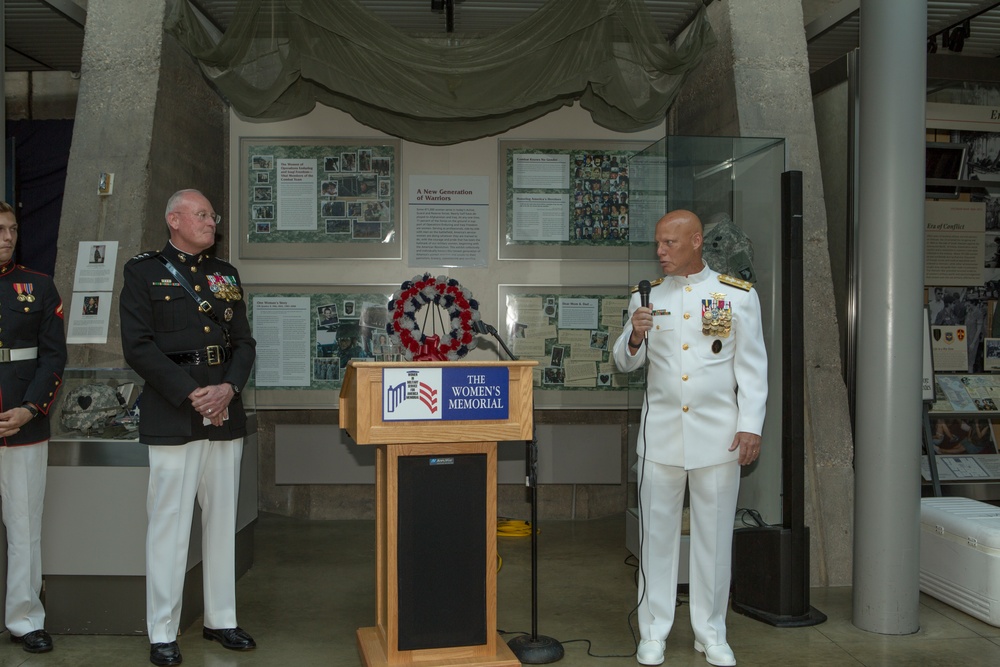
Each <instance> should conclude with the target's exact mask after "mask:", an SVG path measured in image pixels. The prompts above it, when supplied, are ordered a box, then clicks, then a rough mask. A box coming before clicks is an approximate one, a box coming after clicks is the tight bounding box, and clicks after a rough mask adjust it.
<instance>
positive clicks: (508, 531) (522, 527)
mask: <svg viewBox="0 0 1000 667" xmlns="http://www.w3.org/2000/svg"><path fill="white" fill-rule="evenodd" d="M538 532H539V534H541V531H538ZM497 536H498V537H531V523H530V522H528V521H522V520H520V519H504V518H500V519H497Z"/></svg>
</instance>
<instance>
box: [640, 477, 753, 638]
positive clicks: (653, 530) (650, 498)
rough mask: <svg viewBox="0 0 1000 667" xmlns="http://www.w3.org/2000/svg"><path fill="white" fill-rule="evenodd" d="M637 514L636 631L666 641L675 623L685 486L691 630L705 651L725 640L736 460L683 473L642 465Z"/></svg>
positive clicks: (734, 508) (646, 636) (736, 482)
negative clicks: (688, 519)
mask: <svg viewBox="0 0 1000 667" xmlns="http://www.w3.org/2000/svg"><path fill="white" fill-rule="evenodd" d="M639 475H640V479H639V492H640V509H641V512H642V516H641V521H642V532H641V540H642V542H641V549H640V552H641V558H642V563H641V567H640V569H639V612H638V613H639V634H640V636H641V637H642V639H659V640H666V638H667V635H669V634H670V629H671V628H672V627H673V623H674V611H675V609H676V599H677V567H678V563H679V558H678V556H679V554H680V540H681V517H682V512H683V509H684V486H685V482H687V484H688V486H689V487H690V496H691V500H690V505H691V555H690V559H689V572H688V589H689V601H690V612H691V628H692V629H693V630H694V637H695V639H696V640H697V641H699V642H701V643H702V644H704V645H705V646H711V645H713V644H723V643H725V642H726V612H727V610H728V604H729V582H730V580H731V577H732V572H731V568H732V547H733V522H734V519H735V516H736V499H737V496H738V494H739V489H740V466H739V463H737V462H736V461H732V462H729V463H723V464H720V465H715V466H708V467H705V468H694V469H692V470H684V468H680V467H676V466H666V465H662V464H659V463H653V462H652V461H644V460H643V459H640V460H639Z"/></svg>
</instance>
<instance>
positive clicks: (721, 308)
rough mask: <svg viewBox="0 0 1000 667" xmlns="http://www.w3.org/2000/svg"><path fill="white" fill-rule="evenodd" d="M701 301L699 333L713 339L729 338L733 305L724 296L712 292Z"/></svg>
mask: <svg viewBox="0 0 1000 667" xmlns="http://www.w3.org/2000/svg"><path fill="white" fill-rule="evenodd" d="M709 297H710V298H708V299H702V300H701V333H702V334H704V335H705V336H711V337H713V338H729V334H730V333H731V332H732V330H733V305H732V303H731V302H729V301H726V295H725V294H723V293H721V292H712V293H711V294H710V295H709Z"/></svg>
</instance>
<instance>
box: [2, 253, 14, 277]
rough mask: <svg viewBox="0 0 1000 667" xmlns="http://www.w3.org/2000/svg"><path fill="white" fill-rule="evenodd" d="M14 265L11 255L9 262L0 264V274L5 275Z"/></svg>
mask: <svg viewBox="0 0 1000 667" xmlns="http://www.w3.org/2000/svg"><path fill="white" fill-rule="evenodd" d="M15 266H16V264H14V258H13V257H11V259H10V261H9V262H7V263H6V264H4V265H3V266H0V276H3V275H6V274H8V273H10V272H11V271H13V270H14V267H15Z"/></svg>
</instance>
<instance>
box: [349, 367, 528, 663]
mask: <svg viewBox="0 0 1000 667" xmlns="http://www.w3.org/2000/svg"><path fill="white" fill-rule="evenodd" d="M535 365H536V362H534V361H512V362H468V361H458V362H365V361H351V362H350V363H349V364H348V366H347V371H346V374H345V376H344V382H343V386H342V387H341V391H340V427H341V428H343V429H345V430H346V431H347V432H348V434H349V435H350V436H351V437H352V438H354V441H355V442H357V444H359V445H376V446H377V456H376V497H377V508H376V537H375V546H376V554H377V555H376V568H375V582H376V597H377V600H376V625H375V627H369V628H359V629H358V631H357V638H358V651H359V652H360V654H361V657H362V660H363V661H364V664H365V665H366V666H367V667H376V666H377V667H381V666H383V665H386V666H390V665H420V666H427V667H431V666H450V667H478V666H483V667H487V666H488V667H517V666H519V665H520V662H518V660H517V658H516V657H515V656H514V654H513V652H512V651H511V650H510V648H508V646H507V644H506V643H504V642H503V641H502V640H500V639H499V636H498V634H497V632H496V615H497V614H496V600H497V576H496V575H497V542H496V520H497V497H496V489H497V469H496V466H497V442H498V441H505V440H530V439H531V437H532V396H531V392H532V378H531V370H532V367H533V366H535ZM392 369H397V370H395V371H393V370H392ZM398 369H404V370H402V371H401V370H398ZM428 369H440V370H435V371H430V370H428ZM476 369H483V370H484V372H488V373H500V374H501V376H502V374H503V372H504V371H503V369H506V373H507V381H508V387H507V396H506V399H507V416H506V418H504V419H469V420H464V419H451V420H446V419H419V420H413V421H396V420H384V419H383V417H384V416H385V413H384V412H383V397H384V396H386V395H389V396H398V394H392V393H390V394H386V391H387V390H388V388H387V387H384V386H383V377H384V376H385V375H384V371H389V372H390V374H392V373H393V372H395V374H396V375H395V377H397V378H398V377H399V375H400V373H402V372H405V371H410V372H411V374H412V375H414V376H416V375H417V373H418V372H425V371H427V372H430V373H433V372H438V373H448V374H450V376H454V375H456V374H462V373H465V372H466V371H467V372H468V374H469V377H470V378H473V377H478V376H476V375H474V374H475V373H476ZM496 369H499V370H496ZM428 393H430V394H434V395H435V396H436V392H433V391H429V392H428ZM411 397H412V394H411ZM436 397H437V396H436ZM437 398H439V399H440V400H441V401H442V402H443V401H446V400H447V396H446V395H445V392H444V391H442V392H441V396H439V397H437ZM396 400H397V399H396V398H391V399H390V402H393V403H394V402H395V401H396ZM484 400H485V399H484ZM435 405H436V404H435ZM442 414H443V413H442Z"/></svg>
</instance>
